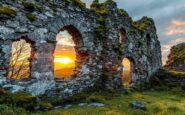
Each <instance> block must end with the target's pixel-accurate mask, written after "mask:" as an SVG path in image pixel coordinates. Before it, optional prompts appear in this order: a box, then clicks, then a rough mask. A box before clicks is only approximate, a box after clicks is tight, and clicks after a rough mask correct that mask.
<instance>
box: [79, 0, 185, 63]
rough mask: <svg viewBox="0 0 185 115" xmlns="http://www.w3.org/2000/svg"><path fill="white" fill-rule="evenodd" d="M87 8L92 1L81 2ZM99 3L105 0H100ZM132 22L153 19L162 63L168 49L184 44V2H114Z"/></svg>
mask: <svg viewBox="0 0 185 115" xmlns="http://www.w3.org/2000/svg"><path fill="white" fill-rule="evenodd" d="M82 1H84V2H85V3H86V4H87V7H88V6H89V5H90V4H91V2H92V1H93V0H82ZM100 1H101V2H103V1H105V0H100ZM115 1H116V2H117V5H118V7H119V8H123V9H125V10H126V11H127V12H128V13H129V15H130V16H131V17H132V18H133V20H138V19H140V18H141V17H142V16H148V17H151V18H153V19H154V21H155V23H156V26H157V31H158V37H159V40H160V42H161V45H162V51H163V53H162V54H163V62H165V60H166V57H167V55H168V53H169V50H170V47H171V46H173V45H175V44H178V43H182V42H185V0H115Z"/></svg>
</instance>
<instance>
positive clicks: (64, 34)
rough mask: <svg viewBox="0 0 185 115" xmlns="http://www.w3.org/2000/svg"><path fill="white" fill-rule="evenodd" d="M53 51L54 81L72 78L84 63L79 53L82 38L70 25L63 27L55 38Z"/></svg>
mask: <svg viewBox="0 0 185 115" xmlns="http://www.w3.org/2000/svg"><path fill="white" fill-rule="evenodd" d="M56 41H57V43H56V47H55V51H54V76H55V78H56V79H70V78H72V77H73V76H74V75H75V73H76V71H77V70H78V69H79V66H80V65H81V64H83V62H84V61H85V60H84V59H83V55H82V54H81V52H80V48H81V47H82V46H83V45H82V37H81V34H80V32H79V31H78V30H77V29H76V28H75V27H74V26H72V25H69V26H65V27H63V28H62V29H61V30H60V31H59V33H58V34H57V36H56Z"/></svg>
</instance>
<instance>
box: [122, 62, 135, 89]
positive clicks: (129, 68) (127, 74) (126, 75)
mask: <svg viewBox="0 0 185 115" xmlns="http://www.w3.org/2000/svg"><path fill="white" fill-rule="evenodd" d="M122 66H123V70H122V83H123V85H124V86H125V87H128V86H129V85H130V83H131V81H132V74H133V61H132V60H131V59H129V58H124V59H123V60H122Z"/></svg>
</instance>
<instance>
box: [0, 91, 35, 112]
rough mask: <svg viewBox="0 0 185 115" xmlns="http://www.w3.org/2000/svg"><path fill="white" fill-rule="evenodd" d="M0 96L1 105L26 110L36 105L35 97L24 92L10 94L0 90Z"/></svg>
mask: <svg viewBox="0 0 185 115" xmlns="http://www.w3.org/2000/svg"><path fill="white" fill-rule="evenodd" d="M0 94H1V95H0V103H3V104H8V105H15V106H19V107H23V108H25V109H28V110H32V109H33V108H34V105H35V104H36V97H34V96H31V95H29V94H27V93H25V92H17V93H10V92H8V91H5V90H3V89H0ZM0 109H1V108H0Z"/></svg>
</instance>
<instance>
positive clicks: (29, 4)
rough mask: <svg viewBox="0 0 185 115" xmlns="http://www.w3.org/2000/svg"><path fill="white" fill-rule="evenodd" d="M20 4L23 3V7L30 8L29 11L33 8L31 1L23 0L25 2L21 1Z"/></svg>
mask: <svg viewBox="0 0 185 115" xmlns="http://www.w3.org/2000/svg"><path fill="white" fill-rule="evenodd" d="M22 5H23V6H24V8H25V9H27V10H31V11H33V10H35V4H34V3H32V2H27V1H25V2H22Z"/></svg>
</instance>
